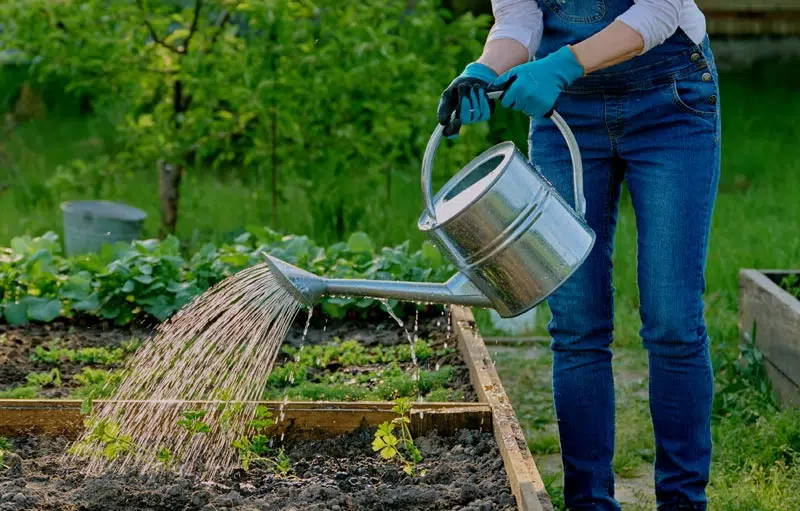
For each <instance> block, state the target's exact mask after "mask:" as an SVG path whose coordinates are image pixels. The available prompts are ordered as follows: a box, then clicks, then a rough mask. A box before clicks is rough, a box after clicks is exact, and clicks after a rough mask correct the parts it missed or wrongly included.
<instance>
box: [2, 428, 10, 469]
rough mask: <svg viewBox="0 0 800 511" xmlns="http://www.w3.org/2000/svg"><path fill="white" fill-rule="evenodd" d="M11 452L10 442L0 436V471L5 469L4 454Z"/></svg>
mask: <svg viewBox="0 0 800 511" xmlns="http://www.w3.org/2000/svg"><path fill="white" fill-rule="evenodd" d="M9 452H11V442H9V441H8V439H7V438H6V437H2V436H0V469H2V468H6V453H9Z"/></svg>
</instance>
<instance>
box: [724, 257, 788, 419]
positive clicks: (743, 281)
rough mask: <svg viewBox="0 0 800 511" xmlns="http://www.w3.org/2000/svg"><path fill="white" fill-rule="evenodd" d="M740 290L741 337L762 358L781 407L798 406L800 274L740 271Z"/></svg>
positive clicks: (776, 271)
mask: <svg viewBox="0 0 800 511" xmlns="http://www.w3.org/2000/svg"><path fill="white" fill-rule="evenodd" d="M739 288H740V294H739V329H740V332H741V335H742V337H743V338H744V339H745V340H747V341H754V342H755V345H756V347H757V348H758V350H759V351H760V352H761V353H762V354H763V355H764V361H765V366H766V370H767V374H768V375H769V377H770V380H771V381H772V385H773V388H774V390H775V393H776V394H777V396H778V399H779V400H780V401H781V403H782V404H786V405H795V406H798V405H800V299H798V296H800V270H792V271H789V270H755V269H743V270H742V271H741V272H740V274H739ZM753 337H755V339H753Z"/></svg>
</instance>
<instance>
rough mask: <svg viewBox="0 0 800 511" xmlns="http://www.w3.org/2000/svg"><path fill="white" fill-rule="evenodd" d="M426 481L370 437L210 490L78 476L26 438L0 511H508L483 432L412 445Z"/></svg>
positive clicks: (167, 478)
mask: <svg viewBox="0 0 800 511" xmlns="http://www.w3.org/2000/svg"><path fill="white" fill-rule="evenodd" d="M415 441H416V444H417V445H418V447H419V449H420V451H421V452H422V455H423V457H424V459H425V461H423V462H422V463H421V464H420V468H421V469H422V470H427V473H426V475H425V476H424V477H418V478H413V477H409V476H406V475H405V474H403V473H402V472H401V471H399V470H398V467H397V465H395V464H393V463H387V462H385V461H383V460H381V459H380V457H378V456H375V453H374V452H372V449H371V447H370V445H371V443H372V431H371V430H370V429H368V428H363V429H359V430H356V431H354V432H352V433H349V434H346V435H343V436H339V437H334V438H327V439H321V440H310V439H309V440H302V441H298V442H295V443H292V444H289V445H287V446H286V451H285V453H286V455H287V456H288V458H289V459H290V460H291V462H292V467H291V472H290V473H287V474H285V475H276V474H274V473H273V472H270V471H266V470H263V469H260V468H253V469H251V470H250V471H249V472H245V471H243V470H242V471H236V472H234V473H232V474H231V475H230V476H228V477H225V478H222V479H219V480H216V481H214V483H210V482H208V481H202V480H198V479H197V478H193V477H181V476H179V475H177V474H174V473H159V474H158V475H157V476H155V477H150V478H147V477H142V476H137V475H135V474H125V473H123V474H116V473H108V474H103V475H101V476H96V477H95V476H83V475H80V470H79V469H80V467H79V466H76V465H75V464H69V463H67V464H63V463H62V459H61V453H63V451H64V449H65V448H66V447H67V441H66V439H64V438H63V437H62V438H56V439H53V438H42V437H28V438H25V439H19V440H16V441H14V442H13V450H14V452H16V453H19V458H17V457H16V456H14V455H9V456H7V459H6V464H7V465H8V466H9V468H8V469H7V470H6V473H4V474H2V473H0V510H3V511H5V510H23V509H42V510H48V509H64V508H65V507H70V508H77V509H103V510H123V509H152V510H173V509H183V510H200V509H202V510H211V509H220V508H233V507H235V508H248V509H297V510H300V509H303V510H314V509H319V510H323V509H324V510H341V511H345V510H373V509H374V510H379V509H415V510H429V509H430V510H434V509H437V510H438V509H448V510H462V509H463V510H487V511H488V510H498V511H500V510H513V509H515V508H516V506H515V503H514V496H513V495H512V493H511V488H510V486H509V482H508V478H507V476H506V473H505V471H504V470H503V460H502V457H501V456H500V453H499V451H498V449H497V444H496V443H495V441H494V439H493V437H492V435H491V433H486V432H481V431H475V430H459V431H458V432H457V434H456V435H454V436H450V437H443V436H439V435H437V434H435V433H428V434H426V435H424V436H419V437H417V438H416V440H415Z"/></svg>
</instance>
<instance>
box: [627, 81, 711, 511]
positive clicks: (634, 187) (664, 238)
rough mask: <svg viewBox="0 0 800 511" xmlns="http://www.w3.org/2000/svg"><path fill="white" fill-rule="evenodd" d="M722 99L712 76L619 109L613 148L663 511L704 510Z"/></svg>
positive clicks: (635, 97) (647, 94)
mask: <svg viewBox="0 0 800 511" xmlns="http://www.w3.org/2000/svg"><path fill="white" fill-rule="evenodd" d="M718 94H719V93H718V89H717V86H716V72H715V70H714V68H713V67H711V68H706V69H701V70H698V71H695V72H694V73H692V74H690V75H687V76H683V77H680V78H678V79H677V81H676V83H674V84H669V85H665V86H662V87H657V88H654V89H651V90H648V91H640V92H636V93H632V94H631V95H630V96H628V97H627V98H626V100H625V114H624V117H623V118H624V123H625V135H624V137H623V139H622V143H621V144H620V146H619V147H620V153H621V155H622V156H623V158H624V159H625V160H626V163H627V167H628V168H627V173H626V177H625V179H626V183H627V184H628V188H629V190H630V192H631V198H632V202H633V207H634V210H635V212H636V221H637V230H638V236H639V238H638V265H639V268H638V281H639V292H640V304H641V310H640V313H641V319H642V330H641V336H642V340H643V343H644V345H645V347H646V348H647V350H648V356H649V363H650V410H651V414H652V417H653V426H654V430H655V443H656V461H655V485H656V498H657V505H658V509H659V510H672V509H705V508H706V505H707V504H706V496H705V488H706V485H707V483H708V479H709V471H710V463H711V422H710V421H711V411H712V400H713V394H714V385H713V372H712V367H711V362H710V357H709V338H708V335H707V332H706V327H705V322H704V318H703V312H704V311H703V292H704V290H705V277H704V274H705V261H706V254H707V247H708V238H709V231H710V224H711V216H712V212H713V205H714V200H715V196H716V190H717V183H718V179H719V167H720V143H719V137H720V120H719V112H718Z"/></svg>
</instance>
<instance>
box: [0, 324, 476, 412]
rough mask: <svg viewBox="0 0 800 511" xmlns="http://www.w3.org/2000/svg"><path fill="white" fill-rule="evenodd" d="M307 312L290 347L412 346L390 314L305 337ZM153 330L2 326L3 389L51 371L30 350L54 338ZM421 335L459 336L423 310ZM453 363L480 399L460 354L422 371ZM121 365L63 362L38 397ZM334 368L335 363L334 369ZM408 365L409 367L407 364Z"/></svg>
mask: <svg viewBox="0 0 800 511" xmlns="http://www.w3.org/2000/svg"><path fill="white" fill-rule="evenodd" d="M306 318H307V316H306V313H305V312H301V313H300V314H299V315H298V317H297V319H296V321H295V323H294V325H293V326H292V328H291V329H290V330H289V333H288V334H287V336H286V339H285V341H284V343H285V344H287V345H291V346H295V347H297V346H300V344H301V343H302V342H304V343H305V344H306V345H312V344H324V343H328V342H331V341H332V340H334V338H337V337H338V338H339V339H341V340H351V339H352V340H357V341H359V343H361V344H363V345H364V346H367V347H371V346H376V345H384V346H396V345H399V344H407V343H408V338H407V336H406V332H405V330H404V329H403V328H400V327H399V326H398V325H397V323H396V322H394V321H393V320H392V319H391V318H389V316H388V314H385V317H384V318H383V319H381V318H369V319H368V320H357V319H346V320H340V321H333V320H327V319H326V318H325V317H322V316H320V315H316V316H314V315H312V321H311V327H310V328H309V330H308V335H307V336H306V338H305V340H304V341H303V329H304V327H305V323H306ZM402 319H403V320H404V321H405V322H406V328H408V330H409V332H411V334H412V336H413V335H414V333H415V330H414V322H415V318H414V315H413V314H411V315H408V316H406V317H402ZM153 332H154V330H153V329H152V328H143V327H136V328H124V329H120V328H114V327H113V326H111V325H106V324H89V325H75V324H70V323H67V322H54V323H50V324H45V325H41V324H29V325H26V326H21V327H11V326H8V325H6V324H0V391H2V390H7V389H11V388H14V387H17V386H20V385H24V384H25V383H26V380H25V377H26V375H28V374H29V373H31V372H46V371H50V370H51V369H52V368H53V367H56V366H54V365H51V364H46V363H42V362H38V361H34V360H32V359H31V354H32V353H33V352H34V350H35V349H36V347H37V346H40V345H42V346H48V345H49V344H50V342H51V341H52V340H54V339H59V346H61V347H63V348H70V349H76V350H77V349H79V348H84V347H101V346H103V347H106V348H109V349H113V348H115V347H118V346H120V344H121V343H123V342H124V341H128V340H130V339H132V338H138V339H142V340H144V339H146V338H147V337H149V336H151V335H153ZM416 334H417V335H418V336H419V337H420V338H422V339H427V340H429V341H430V342H432V343H433V346H434V348H435V349H440V348H442V347H444V345H445V344H447V345H448V346H450V347H455V346H456V338H455V335H454V334H453V333H452V331H450V332H448V329H447V318H446V317H445V316H443V315H440V314H439V313H437V312H433V313H426V314H421V315H420V316H419V319H418V325H417V329H416ZM286 360H288V358H287V357H286V356H285V355H283V354H281V355H279V358H278V360H276V367H277V366H279V365H280V364H281V363H282V362H283V361H286ZM437 364H438V365H439V366H446V365H450V366H452V367H453V368H454V369H455V373H454V376H453V378H452V379H451V380H450V381H449V382H448V388H450V389H452V390H453V391H457V392H460V393H461V394H462V395H463V399H464V401H475V400H476V399H477V397H476V394H475V391H474V389H473V388H472V386H471V384H470V382H469V372H468V370H467V368H466V366H465V365H464V362H463V360H462V358H461V356H460V354H458V353H457V352H455V353H452V354H450V355H446V356H434V357H431V358H429V359H428V360H426V361H425V362H424V363H422V364H420V367H421V368H422V369H427V370H433V369H434V368H435V367H436V365H437ZM120 366H121V365H120V364H112V365H93V364H89V365H87V364H79V363H73V362H65V361H62V362H61V363H60V364H58V366H57V367H58V369H59V371H60V372H61V379H62V385H61V387H44V388H42V389H41V391H40V392H39V395H38V396H37V397H41V398H64V397H69V395H70V393H71V392H72V391H73V390H75V389H76V388H77V387H78V386H79V384H78V382H76V381H75V380H74V379H73V376H74V375H75V374H77V373H80V372H81V370H82V369H83V368H84V367H93V368H98V369H106V370H108V369H114V368H118V367H120ZM329 369H330V370H332V371H335V370H337V368H335V367H331V368H329ZM375 369H376V367H374V366H373V367H349V368H346V371H347V372H350V373H352V374H353V375H354V376H355V375H357V374H360V373H364V372H369V371H374V370H375ZM404 369H409V370H410V368H406V367H404Z"/></svg>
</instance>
